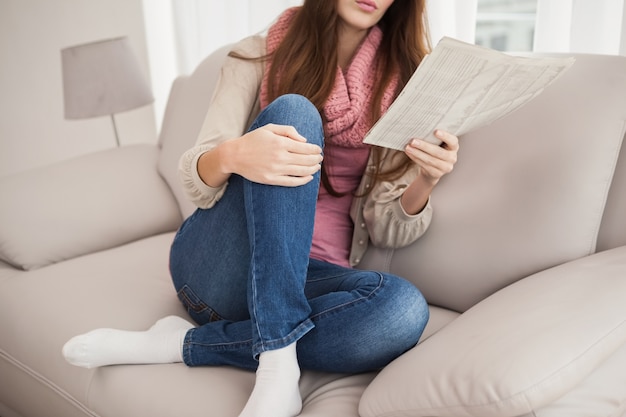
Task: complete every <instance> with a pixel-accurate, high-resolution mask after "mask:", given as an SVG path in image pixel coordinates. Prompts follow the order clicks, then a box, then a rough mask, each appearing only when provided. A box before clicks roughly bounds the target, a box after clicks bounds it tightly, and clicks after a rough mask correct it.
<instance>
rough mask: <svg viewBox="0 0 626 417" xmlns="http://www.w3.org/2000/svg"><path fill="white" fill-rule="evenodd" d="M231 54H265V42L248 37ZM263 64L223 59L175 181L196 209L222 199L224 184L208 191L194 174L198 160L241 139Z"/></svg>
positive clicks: (255, 101) (252, 110) (253, 113)
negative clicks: (178, 181)
mask: <svg viewBox="0 0 626 417" xmlns="http://www.w3.org/2000/svg"><path fill="white" fill-rule="evenodd" d="M233 51H235V52H237V53H238V54H240V55H242V56H244V57H250V58H256V57H261V56H263V55H264V54H265V38H264V37H262V36H251V37H249V38H246V39H244V40H242V41H240V42H239V43H237V44H236V45H235V46H234V48H233ZM263 66H264V65H263V62H262V61H260V60H244V59H239V58H235V57H231V56H227V57H226V59H225V61H224V64H223V65H222V68H221V71H220V76H219V78H218V81H217V84H216V87H215V92H214V94H213V97H212V99H211V104H210V105H209V109H208V111H207V114H206V117H205V119H204V123H203V124H202V128H201V130H200V134H199V135H198V139H197V141H196V144H195V146H194V147H192V148H191V149H189V150H188V151H186V152H185V153H184V154H183V155H182V156H181V158H180V160H179V167H178V172H179V177H180V180H181V182H182V185H183V190H184V191H185V193H186V195H187V197H188V198H189V199H190V201H191V202H193V203H194V204H195V205H196V206H197V207H199V208H211V207H213V205H215V203H216V202H217V201H218V200H219V199H220V198H221V197H222V195H223V194H224V191H225V189H226V186H227V184H224V185H222V186H220V187H211V186H209V185H207V184H205V183H204V182H203V181H202V179H201V178H200V175H199V173H198V168H197V166H198V159H200V156H201V155H202V154H203V153H205V152H207V151H210V150H211V149H213V148H214V147H216V146H217V145H218V144H220V143H222V142H224V141H225V140H227V139H232V138H237V137H240V136H242V135H243V134H244V133H245V132H246V130H247V128H248V126H249V124H250V123H251V121H252V120H253V119H254V117H255V116H256V114H258V111H259V110H258V109H259V88H260V85H261V79H262V77H263Z"/></svg>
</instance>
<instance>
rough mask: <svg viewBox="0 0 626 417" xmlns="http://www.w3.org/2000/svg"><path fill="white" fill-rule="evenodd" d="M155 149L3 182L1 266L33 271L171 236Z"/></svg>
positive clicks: (104, 155)
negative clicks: (125, 244) (122, 246)
mask: <svg viewBox="0 0 626 417" xmlns="http://www.w3.org/2000/svg"><path fill="white" fill-rule="evenodd" d="M157 159H158V148H157V147H156V146H154V145H133V146H127V147H123V148H116V149H111V150H107V151H102V152H97V153H93V154H89V155H85V156H81V157H78V158H74V159H71V160H68V161H65V162H62V163H58V164H54V165H50V166H47V167H43V168H39V169H35V170H31V171H27V172H24V173H20V174H17V175H13V176H9V177H5V178H1V179H0V195H2V204H1V205H0V260H2V261H4V262H7V263H9V264H11V265H13V266H15V267H16V268H21V269H34V268H38V267H42V266H45V265H49V264H52V263H56V262H59V261H61V260H64V259H70V258H73V257H76V256H80V255H84V254H87V253H91V252H95V251H99V250H104V249H108V248H111V247H115V246H118V245H121V244H124V243H128V242H131V241H133V240H137V239H141V238H143V237H147V236H152V235H155V234H159V233H163V232H166V231H171V230H174V229H175V228H176V227H177V226H178V225H179V224H180V221H181V214H180V211H179V209H178V205H177V204H176V200H175V199H174V197H173V195H172V193H171V191H170V190H169V188H168V186H167V185H166V183H165V182H164V181H163V179H162V178H161V177H160V176H159V174H158V172H157V169H156V164H157Z"/></svg>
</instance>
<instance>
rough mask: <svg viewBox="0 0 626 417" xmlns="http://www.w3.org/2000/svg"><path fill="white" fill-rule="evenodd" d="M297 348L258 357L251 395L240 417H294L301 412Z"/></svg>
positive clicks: (278, 350)
mask: <svg viewBox="0 0 626 417" xmlns="http://www.w3.org/2000/svg"><path fill="white" fill-rule="evenodd" d="M299 380H300V367H299V365H298V359H297V356H296V344H295V343H293V344H291V345H289V346H287V347H285V348H282V349H277V350H269V351H266V352H263V353H261V355H260V356H259V367H258V369H257V371H256V381H255V383H254V389H253V390H252V394H251V395H250V398H249V399H248V402H247V403H246V406H245V408H244V409H243V411H242V412H241V414H240V415H239V417H268V416H271V417H295V416H297V415H298V414H300V410H301V409H302V399H301V397H300V388H299V385H298V383H299Z"/></svg>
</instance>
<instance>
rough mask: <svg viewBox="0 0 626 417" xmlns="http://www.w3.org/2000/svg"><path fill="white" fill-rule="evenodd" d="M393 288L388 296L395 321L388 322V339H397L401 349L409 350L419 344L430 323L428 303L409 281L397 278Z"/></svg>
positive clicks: (391, 314) (390, 311)
mask: <svg viewBox="0 0 626 417" xmlns="http://www.w3.org/2000/svg"><path fill="white" fill-rule="evenodd" d="M392 287H393V288H392V291H391V293H390V294H389V295H388V300H389V307H388V308H389V314H390V317H393V319H392V320H389V321H388V326H389V327H388V328H387V329H386V333H387V337H389V338H391V339H395V340H396V341H397V343H398V346H399V347H400V346H403V348H402V349H404V350H408V349H410V348H411V347H413V346H414V345H415V344H417V342H418V341H419V338H420V337H421V335H422V333H423V331H424V328H425V327H426V324H427V323H428V319H429V317H430V312H429V309H428V303H427V302H426V299H425V298H424V296H423V295H422V293H421V292H420V291H419V290H418V289H417V287H415V285H413V284H412V283H410V282H409V281H406V280H404V279H401V278H397V280H394V283H393V285H392Z"/></svg>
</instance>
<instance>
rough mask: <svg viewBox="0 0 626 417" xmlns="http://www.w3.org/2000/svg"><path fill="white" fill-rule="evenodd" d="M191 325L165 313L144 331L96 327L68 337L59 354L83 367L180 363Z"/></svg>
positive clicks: (71, 362) (73, 363)
mask: <svg viewBox="0 0 626 417" xmlns="http://www.w3.org/2000/svg"><path fill="white" fill-rule="evenodd" d="M193 327H194V325H193V324H191V323H190V322H188V321H187V320H184V319H182V318H180V317H177V316H168V317H165V318H163V319H161V320H159V321H157V322H156V323H155V324H154V326H152V327H151V328H150V329H148V330H146V331H126V330H116V329H96V330H92V331H90V332H88V333H85V334H82V335H79V336H75V337H73V338H72V339H70V340H69V341H68V342H67V343H66V344H65V346H63V356H64V357H65V360H66V361H67V362H69V363H70V364H72V365H75V366H80V367H83V368H95V367H99V366H107V365H129V364H149V363H175V362H182V361H183V355H182V347H183V342H184V339H185V335H186V334H187V331H188V330H189V329H191V328H193Z"/></svg>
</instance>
